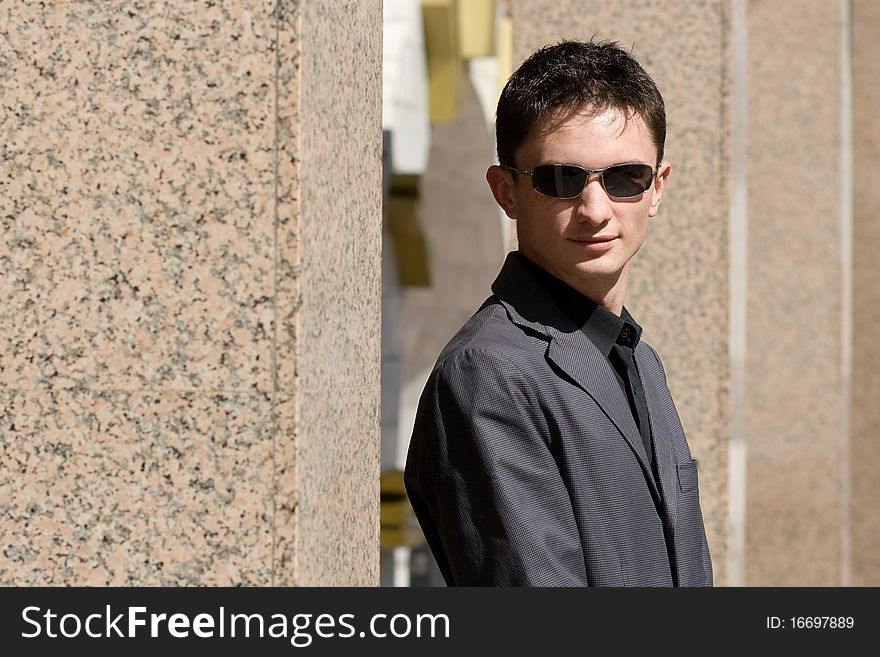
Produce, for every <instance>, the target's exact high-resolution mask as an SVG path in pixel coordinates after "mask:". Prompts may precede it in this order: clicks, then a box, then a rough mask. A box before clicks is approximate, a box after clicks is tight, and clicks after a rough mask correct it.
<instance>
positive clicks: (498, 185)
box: [486, 164, 516, 219]
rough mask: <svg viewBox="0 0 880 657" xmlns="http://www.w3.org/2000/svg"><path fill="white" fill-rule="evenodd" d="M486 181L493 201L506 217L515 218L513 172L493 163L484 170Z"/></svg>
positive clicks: (514, 182)
mask: <svg viewBox="0 0 880 657" xmlns="http://www.w3.org/2000/svg"><path fill="white" fill-rule="evenodd" d="M486 182H488V183H489V189H491V190H492V196H494V197H495V202H496V203H498V205H500V206H501V209H502V210H504V213H505V214H506V215H507V216H508V217H510V218H511V219H516V195H515V194H514V193H513V192H514V185H516V181H515V180H514V179H513V173H512V172H510V171H507V170H506V169H502V168H501V167H500V166H498V165H497V164H493V165H492V166H490V167H489V169H488V170H487V171H486Z"/></svg>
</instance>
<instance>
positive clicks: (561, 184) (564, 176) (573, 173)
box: [532, 164, 587, 198]
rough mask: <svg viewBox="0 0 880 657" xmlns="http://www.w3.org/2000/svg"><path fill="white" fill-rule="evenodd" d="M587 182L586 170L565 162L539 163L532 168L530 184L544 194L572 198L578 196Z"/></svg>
mask: <svg viewBox="0 0 880 657" xmlns="http://www.w3.org/2000/svg"><path fill="white" fill-rule="evenodd" d="M586 182H587V172H586V171H585V170H584V169H581V168H580V167H573V166H568V165H565V164H541V165H539V166H536V167H535V168H534V169H532V185H533V186H534V188H535V190H536V191H538V192H540V193H541V194H543V195H544V196H553V197H555V198H574V197H575V196H580V193H581V192H582V191H584V185H585V184H586Z"/></svg>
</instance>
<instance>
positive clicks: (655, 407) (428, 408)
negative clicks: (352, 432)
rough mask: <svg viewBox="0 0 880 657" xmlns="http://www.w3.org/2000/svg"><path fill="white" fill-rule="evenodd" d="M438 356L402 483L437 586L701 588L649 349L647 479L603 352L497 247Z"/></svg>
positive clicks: (680, 466) (641, 357)
mask: <svg viewBox="0 0 880 657" xmlns="http://www.w3.org/2000/svg"><path fill="white" fill-rule="evenodd" d="M492 292H493V293H494V294H493V296H491V297H489V298H488V299H487V300H486V302H485V303H484V304H483V305H482V307H481V308H480V309H479V310H478V311H477V312H476V314H475V315H474V316H473V317H471V319H470V320H468V322H467V323H466V324H465V325H464V326H463V327H462V328H461V329H460V330H459V332H458V333H457V334H456V335H455V337H453V338H452V340H451V341H450V342H449V344H448V345H446V347H445V348H444V349H443V351H442V353H441V354H440V357H439V359H438V360H437V364H436V365H435V367H434V370H433V372H432V373H431V375H430V378H429V379H428V383H427V385H426V386H425V390H424V392H423V393H422V397H421V400H420V402H419V408H418V413H417V416H416V423H415V428H414V431H413V436H412V440H411V443H410V447H409V453H408V455H407V462H406V471H405V478H404V481H405V484H406V489H407V493H408V495H409V498H410V501H411V503H412V506H413V509H414V510H415V513H416V516H417V517H418V519H419V523H420V524H421V526H422V529H423V531H424V533H425V537H426V538H427V541H428V544H429V546H430V548H431V551H432V552H433V554H434V556H435V558H436V560H437V563H438V565H439V567H440V570H441V572H442V573H443V577H444V578H445V580H446V582H447V584H449V585H458V586H462V585H465V586H516V585H526V586H588V585H589V586H671V585H681V586H711V585H712V562H711V559H710V556H709V547H708V544H707V542H706V534H705V531H704V528H703V517H702V513H701V511H700V499H699V492H698V486H697V464H696V462H695V461H694V460H693V459H692V457H691V453H690V450H689V448H688V444H687V440H686V438H685V435H684V430H683V429H682V426H681V422H680V420H679V417H678V413H677V412H676V410H675V405H674V404H673V402H672V397H671V396H670V394H669V389H668V387H667V385H666V376H665V373H664V371H663V366H662V365H661V364H660V359H659V357H658V356H657V354H656V352H655V351H654V350H653V349H652V348H651V347H650V346H648V345H647V344H646V343H645V342H644V341H642V342H640V343H639V345H638V346H637V348H636V351H635V361H636V366H637V369H638V370H639V375H640V377H641V380H642V385H643V387H644V390H645V394H646V397H647V404H648V415H649V418H650V424H651V433H652V435H653V440H654V453H655V458H656V461H657V463H656V465H657V471H658V474H659V478H655V476H654V474H653V473H652V470H651V468H650V466H649V465H648V460H647V458H646V454H645V448H644V445H643V443H642V440H641V438H640V435H639V431H638V428H637V427H636V424H635V422H634V420H633V417H632V413H631V411H630V407H629V404H628V401H627V399H626V396H625V395H624V393H623V391H622V390H621V388H620V385H619V384H618V382H617V380H616V379H615V376H614V372H613V370H612V368H611V365H610V364H609V362H608V360H607V359H606V358H605V357H604V356H602V354H601V353H600V352H599V351H598V349H597V348H596V347H595V346H594V345H593V343H592V342H590V340H589V339H588V338H587V337H586V336H585V335H584V334H583V333H582V332H581V331H580V330H579V328H578V327H575V326H574V324H573V323H572V322H571V320H570V319H569V318H568V317H567V316H566V315H565V314H564V313H563V312H562V310H561V309H560V308H559V307H558V306H557V305H556V304H555V302H553V301H552V299H551V298H550V297H549V296H548V295H547V293H546V292H545V291H544V288H542V287H541V285H540V284H539V283H538V281H537V280H535V279H534V277H533V276H532V275H531V274H530V273H529V272H528V271H527V270H526V269H525V268H523V266H522V265H521V264H520V263H519V262H518V261H517V260H516V258H515V257H513V255H512V254H510V255H508V257H507V261H506V262H505V264H504V267H503V268H502V270H501V272H500V274H499V275H498V278H497V279H496V280H495V283H494V284H493V285H492Z"/></svg>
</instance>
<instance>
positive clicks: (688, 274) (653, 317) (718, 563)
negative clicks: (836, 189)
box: [513, 0, 730, 583]
mask: <svg viewBox="0 0 880 657" xmlns="http://www.w3.org/2000/svg"><path fill="white" fill-rule="evenodd" d="M513 19H514V26H513V35H514V53H515V57H514V59H515V61H516V64H515V65H518V64H519V62H521V61H522V60H523V59H524V58H525V57H526V56H527V55H528V54H529V53H530V52H532V51H533V50H535V49H536V48H539V47H541V46H543V45H546V44H548V43H556V42H557V41H559V40H560V39H561V38H563V37H567V38H578V39H587V40H588V39H590V38H591V37H593V36H594V35H595V36H596V38H598V39H610V40H614V41H619V42H621V43H622V44H623V45H624V46H626V47H627V48H629V47H631V48H632V52H633V55H634V56H635V57H636V59H638V60H639V62H641V63H642V65H643V66H644V67H645V68H646V69H647V70H648V72H649V73H650V74H651V75H652V76H653V77H654V79H655V81H656V82H657V86H658V87H659V88H660V91H661V93H662V94H663V96H664V100H665V101H666V112H667V123H668V136H667V146H666V159H667V160H669V161H670V162H671V164H672V173H671V178H670V182H669V187H668V188H667V189H668V191H667V192H666V194H665V195H664V199H663V206H662V208H661V210H660V213H659V214H658V215H657V217H656V218H655V219H654V220H653V221H654V223H653V225H652V226H651V227H650V229H649V232H648V238H647V240H646V243H645V246H644V247H643V248H642V250H641V251H640V253H639V255H638V256H637V258H636V260H635V261H634V266H633V271H632V276H631V278H630V281H631V283H630V291H629V294H628V298H627V307H628V308H629V310H630V311H631V312H632V313H633V316H634V317H635V318H636V319H637V320H638V321H639V323H640V324H641V325H642V326H644V328H645V339H646V340H648V341H649V342H650V343H651V344H652V345H653V346H655V347H656V348H657V350H658V351H659V352H660V354H661V356H662V358H663V363H664V366H665V367H666V371H667V374H668V377H669V385H670V388H671V389H672V393H673V395H674V396H675V400H676V404H677V406H678V408H679V412H680V414H681V418H682V423H683V425H684V428H685V431H686V432H687V435H688V439H689V442H690V445H691V449H692V451H693V453H694V457H695V458H696V459H697V460H698V461H699V462H700V489H701V500H702V507H703V514H704V517H705V521H706V530H707V534H708V539H709V546H710V548H711V551H712V558H713V562H714V563H713V566H714V570H715V579H716V581H718V582H719V583H723V582H724V581H725V568H726V552H727V548H726V541H727V532H728V529H727V528H728V517H727V513H728V507H727V440H728V436H729V433H730V429H729V426H730V418H729V410H728V409H729V391H728V379H729V374H728V371H729V356H728V268H729V264H728V242H727V239H728V237H727V225H728V211H729V207H728V160H727V157H728V156H727V151H726V148H725V143H726V139H727V130H728V128H727V121H728V118H727V103H728V96H727V95H728V91H727V88H728V75H729V71H728V68H727V55H726V48H727V39H728V33H727V27H728V26H727V15H726V3H725V2H722V1H718V2H700V3H694V2H689V1H687V0H673V1H670V2H663V3H647V4H646V3H645V2H635V1H628V2H515V3H514V5H513Z"/></svg>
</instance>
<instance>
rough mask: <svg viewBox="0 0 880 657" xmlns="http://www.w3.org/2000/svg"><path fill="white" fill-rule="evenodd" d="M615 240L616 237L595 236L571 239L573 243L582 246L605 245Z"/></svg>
mask: <svg viewBox="0 0 880 657" xmlns="http://www.w3.org/2000/svg"><path fill="white" fill-rule="evenodd" d="M616 239H617V236H616V235H595V236H593V237H572V238H571V240H572V241H573V242H581V243H582V244H605V243H607V242H611V241H614V240H616Z"/></svg>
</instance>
